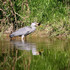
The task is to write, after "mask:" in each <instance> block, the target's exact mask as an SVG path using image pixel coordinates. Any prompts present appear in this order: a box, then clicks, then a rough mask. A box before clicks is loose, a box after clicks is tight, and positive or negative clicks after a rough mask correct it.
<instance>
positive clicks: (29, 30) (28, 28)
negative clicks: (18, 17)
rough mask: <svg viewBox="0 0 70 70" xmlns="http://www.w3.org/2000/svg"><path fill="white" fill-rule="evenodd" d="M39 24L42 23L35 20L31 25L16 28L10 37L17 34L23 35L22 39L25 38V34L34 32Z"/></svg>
mask: <svg viewBox="0 0 70 70" xmlns="http://www.w3.org/2000/svg"><path fill="white" fill-rule="evenodd" d="M39 25H40V23H37V22H34V23H32V24H31V26H25V27H23V28H20V29H18V30H16V31H15V32H13V33H12V34H10V38H12V37H15V36H21V39H22V40H23V38H24V37H25V36H27V35H29V34H31V33H32V32H34V31H35V30H36V27H37V26H39Z"/></svg>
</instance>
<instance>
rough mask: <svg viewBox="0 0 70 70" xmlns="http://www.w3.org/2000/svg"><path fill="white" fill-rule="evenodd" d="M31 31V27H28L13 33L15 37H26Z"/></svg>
mask: <svg viewBox="0 0 70 70" xmlns="http://www.w3.org/2000/svg"><path fill="white" fill-rule="evenodd" d="M30 31H31V27H29V26H27V27H23V28H20V29H18V30H17V31H15V32H13V33H12V34H14V36H19V35H26V34H27V33H29V32H30Z"/></svg>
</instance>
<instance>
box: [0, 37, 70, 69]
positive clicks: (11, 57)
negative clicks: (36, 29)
mask: <svg viewBox="0 0 70 70" xmlns="http://www.w3.org/2000/svg"><path fill="white" fill-rule="evenodd" d="M0 70H70V40H58V39H46V38H35V39H32V38H29V39H27V41H20V40H12V41H9V40H7V39H3V40H1V39H0Z"/></svg>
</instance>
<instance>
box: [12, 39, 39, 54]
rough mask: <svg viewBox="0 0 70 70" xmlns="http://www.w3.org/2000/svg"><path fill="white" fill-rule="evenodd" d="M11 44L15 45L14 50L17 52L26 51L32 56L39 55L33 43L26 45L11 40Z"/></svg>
mask: <svg viewBox="0 0 70 70" xmlns="http://www.w3.org/2000/svg"><path fill="white" fill-rule="evenodd" d="M11 43H12V44H13V45H15V47H16V49H18V50H27V51H30V50H31V51H32V54H33V55H39V52H38V51H37V49H36V44H35V43H28V42H25V41H24V40H23V41H19V40H12V41H11Z"/></svg>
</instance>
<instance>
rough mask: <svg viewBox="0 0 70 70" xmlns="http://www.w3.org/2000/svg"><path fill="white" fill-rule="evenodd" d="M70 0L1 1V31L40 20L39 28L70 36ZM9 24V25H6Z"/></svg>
mask: <svg viewBox="0 0 70 70" xmlns="http://www.w3.org/2000/svg"><path fill="white" fill-rule="evenodd" d="M69 21H70V0H24V1H23V0H21V1H20V0H15V1H14V0H7V1H5V0H3V1H0V22H1V23H0V25H1V26H0V31H5V30H7V29H8V26H9V25H10V24H13V29H14V30H15V29H17V28H20V27H22V26H24V25H30V23H32V22H39V23H41V26H40V27H39V29H38V30H46V33H47V34H49V33H50V34H49V36H65V37H69V38H70V22H69ZM6 26H7V27H6Z"/></svg>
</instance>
